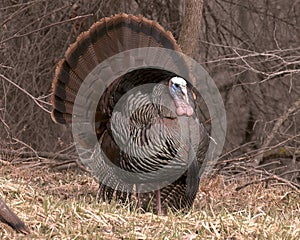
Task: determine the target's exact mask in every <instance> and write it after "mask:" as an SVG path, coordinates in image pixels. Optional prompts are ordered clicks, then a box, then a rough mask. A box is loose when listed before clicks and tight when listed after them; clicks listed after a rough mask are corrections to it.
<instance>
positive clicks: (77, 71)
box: [51, 14, 180, 124]
mask: <svg viewBox="0 0 300 240" xmlns="http://www.w3.org/2000/svg"><path fill="white" fill-rule="evenodd" d="M141 47H163V48H169V49H173V50H176V51H180V48H179V46H178V45H177V44H176V41H175V39H174V38H173V35H172V34H171V33H170V32H167V31H165V30H164V29H163V28H162V27H161V26H160V25H159V24H158V23H156V22H154V21H151V20H148V19H146V18H144V17H142V16H132V15H127V14H119V15H115V16H112V17H109V18H103V19H102V20H100V21H99V22H96V23H95V24H93V25H92V27H91V28H90V29H89V30H88V31H86V32H83V33H81V34H80V35H79V37H78V38H77V40H76V41H75V43H73V44H72V45H71V46H70V47H69V48H68V50H67V51H66V54H65V58H64V59H63V60H61V61H60V63H59V64H58V66H57V69H56V73H55V77H54V81H53V85H52V88H53V95H52V99H51V102H52V105H53V110H52V114H51V116H52V119H53V120H54V121H55V122H57V123H63V124H64V123H71V122H72V111H73V104H74V101H75V98H76V95H77V93H78V90H79V88H80V86H81V83H82V82H83V80H84V79H85V78H86V76H87V75H88V74H89V73H90V72H91V71H92V70H93V69H94V68H95V67H96V66H97V65H98V64H99V63H101V62H102V61H104V60H105V59H107V58H109V57H111V56H113V55H115V54H117V53H120V52H123V51H126V50H130V49H134V48H141Z"/></svg>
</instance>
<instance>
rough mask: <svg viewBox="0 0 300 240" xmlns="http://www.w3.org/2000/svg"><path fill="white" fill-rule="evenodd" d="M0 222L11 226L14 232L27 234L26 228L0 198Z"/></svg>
mask: <svg viewBox="0 0 300 240" xmlns="http://www.w3.org/2000/svg"><path fill="white" fill-rule="evenodd" d="M0 221H1V222H4V223H6V224H8V225H9V226H11V227H12V228H13V229H14V230H15V231H16V232H19V233H24V234H27V233H29V229H28V227H27V226H26V225H25V224H24V223H23V222H22V221H21V220H20V219H19V218H18V216H17V215H16V214H15V213H14V212H13V211H12V210H11V209H10V208H9V207H8V206H7V205H6V204H5V202H4V201H3V200H2V199H1V198H0Z"/></svg>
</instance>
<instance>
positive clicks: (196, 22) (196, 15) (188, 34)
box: [178, 0, 203, 57]
mask: <svg viewBox="0 0 300 240" xmlns="http://www.w3.org/2000/svg"><path fill="white" fill-rule="evenodd" d="M184 7H185V10H184V18H183V22H182V27H181V31H180V34H179V41H178V42H179V44H180V46H181V49H182V51H183V52H184V53H185V54H186V55H188V56H190V57H195V54H196V49H197V43H198V39H199V36H200V30H201V18H202V9H203V0H185V6H184Z"/></svg>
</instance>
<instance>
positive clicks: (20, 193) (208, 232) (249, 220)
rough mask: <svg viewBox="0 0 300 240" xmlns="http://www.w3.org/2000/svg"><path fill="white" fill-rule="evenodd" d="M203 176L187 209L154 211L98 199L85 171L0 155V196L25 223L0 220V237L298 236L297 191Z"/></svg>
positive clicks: (299, 209)
mask: <svg viewBox="0 0 300 240" xmlns="http://www.w3.org/2000/svg"><path fill="white" fill-rule="evenodd" d="M246 181H249V179H247V177H245V179H243V180H239V181H237V180H231V181H226V182H225V181H224V178H223V177H222V176H217V177H214V178H213V179H209V180H205V181H203V182H202V184H201V186H200V191H199V194H198V196H197V199H196V201H195V204H194V206H193V209H192V210H191V211H190V212H189V213H188V214H180V213H169V214H168V215H166V216H157V215H155V214H152V213H142V212H141V211H137V210H130V208H129V206H122V205H120V204H117V203H111V204H105V203H99V202H97V201H96V194H97V183H96V182H95V180H94V179H93V178H92V177H90V176H89V175H88V174H87V173H84V172H78V171H60V172H58V171H53V170H49V169H40V168H39V169H32V167H26V165H24V164H23V165H12V164H11V163H10V162H7V161H3V160H0V189H1V190H2V191H0V197H1V198H3V199H4V200H5V201H6V203H7V204H8V205H9V206H10V207H11V208H12V209H13V210H14V212H15V213H16V214H17V215H18V216H19V217H20V218H21V219H22V220H23V221H24V222H25V223H26V224H27V226H29V228H30V230H31V233H30V234H29V235H26V236H25V235H23V234H17V233H15V232H14V231H13V230H12V229H11V228H10V227H9V226H7V225H5V224H2V223H0V239H232V240H237V239H300V196H299V193H297V192H295V191H293V190H292V189H290V188H288V187H287V186H284V185H282V184H279V183H276V182H269V183H268V184H266V183H258V184H252V185H249V186H247V187H245V188H243V189H241V190H239V191H236V187H237V186H240V185H242V184H243V183H244V182H246Z"/></svg>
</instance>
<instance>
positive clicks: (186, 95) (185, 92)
mask: <svg viewBox="0 0 300 240" xmlns="http://www.w3.org/2000/svg"><path fill="white" fill-rule="evenodd" d="M180 89H181V93H182V98H183V100H184V101H185V102H186V103H187V104H189V98H188V94H187V90H186V86H181V87H180Z"/></svg>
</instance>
